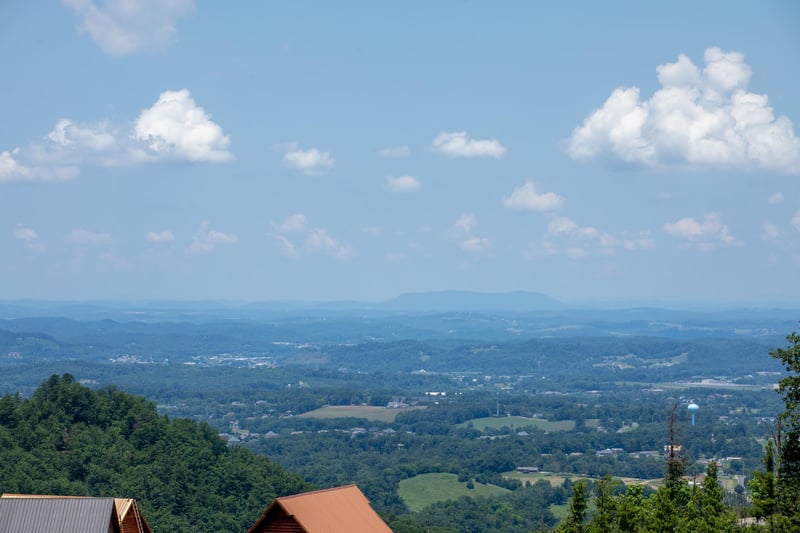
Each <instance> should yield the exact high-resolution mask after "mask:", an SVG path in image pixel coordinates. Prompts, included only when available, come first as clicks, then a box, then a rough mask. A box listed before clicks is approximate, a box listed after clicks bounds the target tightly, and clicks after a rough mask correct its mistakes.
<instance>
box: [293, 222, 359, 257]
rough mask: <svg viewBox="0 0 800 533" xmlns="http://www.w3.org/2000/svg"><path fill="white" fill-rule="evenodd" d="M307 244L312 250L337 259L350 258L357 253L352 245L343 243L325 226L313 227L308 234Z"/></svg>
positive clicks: (307, 247) (308, 248)
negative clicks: (324, 227)
mask: <svg viewBox="0 0 800 533" xmlns="http://www.w3.org/2000/svg"><path fill="white" fill-rule="evenodd" d="M305 244H306V249H307V250H309V251H311V252H316V251H321V252H324V253H326V254H328V255H329V256H331V257H335V258H336V259H349V258H350V257H352V256H353V255H354V253H355V252H354V250H353V248H352V246H350V245H349V244H343V243H341V242H340V241H339V240H338V239H335V238H334V237H332V236H331V235H330V234H329V233H328V231H327V230H325V229H323V228H314V229H312V230H311V231H310V232H309V233H308V234H307V235H306V242H305Z"/></svg>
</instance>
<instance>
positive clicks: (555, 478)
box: [503, 471, 663, 488]
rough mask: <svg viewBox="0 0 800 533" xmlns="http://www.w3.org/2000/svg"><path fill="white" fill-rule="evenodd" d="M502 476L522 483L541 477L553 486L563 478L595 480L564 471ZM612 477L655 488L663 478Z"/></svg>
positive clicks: (556, 485) (559, 483)
mask: <svg viewBox="0 0 800 533" xmlns="http://www.w3.org/2000/svg"><path fill="white" fill-rule="evenodd" d="M503 477H506V478H510V479H518V480H520V481H521V482H522V483H525V482H526V481H529V482H530V483H531V484H533V483H536V482H537V481H539V480H541V479H543V480H545V481H547V482H549V483H550V484H551V485H552V486H554V487H560V486H561V485H563V484H564V480H565V479H568V478H569V479H571V480H572V481H577V480H579V479H586V480H589V481H597V478H594V477H590V476H581V475H577V474H564V473H553V472H537V473H532V474H523V473H520V472H515V471H512V472H506V473H504V474H503ZM614 479H619V480H620V481H622V482H623V483H625V484H626V485H648V486H650V487H652V488H656V487H657V486H658V485H659V484H660V483H661V482H662V481H663V480H662V479H660V478H659V479H637V478H632V477H618V476H614Z"/></svg>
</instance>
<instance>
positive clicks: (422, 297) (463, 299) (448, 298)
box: [380, 291, 567, 312]
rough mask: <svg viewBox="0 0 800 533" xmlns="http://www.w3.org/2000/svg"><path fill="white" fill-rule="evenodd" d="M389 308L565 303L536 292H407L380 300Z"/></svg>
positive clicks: (527, 307) (487, 308) (486, 308)
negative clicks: (385, 300) (384, 300)
mask: <svg viewBox="0 0 800 533" xmlns="http://www.w3.org/2000/svg"><path fill="white" fill-rule="evenodd" d="M380 307H382V308H384V309H391V310H408V311H426V312H427V311H433V312H442V311H461V312H465V311H477V312H491V311H514V312H525V311H552V310H556V309H565V308H566V307H567V306H566V305H565V304H563V303H562V302H560V301H558V300H556V299H555V298H553V297H551V296H548V295H546V294H542V293H539V292H524V291H515V292H472V291H437V292H410V293H406V294H402V295H400V296H398V297H397V298H393V299H391V300H388V301H387V302H384V303H383V304H380Z"/></svg>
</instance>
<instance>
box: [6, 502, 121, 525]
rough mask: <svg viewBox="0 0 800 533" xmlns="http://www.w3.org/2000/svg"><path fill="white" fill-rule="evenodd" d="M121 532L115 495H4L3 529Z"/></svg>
mask: <svg viewBox="0 0 800 533" xmlns="http://www.w3.org/2000/svg"><path fill="white" fill-rule="evenodd" d="M42 531H58V532H59V533H110V532H113V533H117V532H119V531H120V529H119V522H118V520H117V513H116V512H114V498H0V533H40V532H42Z"/></svg>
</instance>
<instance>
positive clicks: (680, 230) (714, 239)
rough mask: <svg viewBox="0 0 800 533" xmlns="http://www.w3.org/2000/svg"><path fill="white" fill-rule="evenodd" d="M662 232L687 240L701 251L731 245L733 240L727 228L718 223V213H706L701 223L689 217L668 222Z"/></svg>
mask: <svg viewBox="0 0 800 533" xmlns="http://www.w3.org/2000/svg"><path fill="white" fill-rule="evenodd" d="M663 229H664V232H666V233H668V234H669V235H672V236H673V237H678V238H681V239H685V240H688V241H690V242H692V243H694V244H696V245H698V248H700V249H702V250H709V249H711V248H713V247H714V245H715V244H719V243H722V244H733V243H734V242H735V239H734V238H733V236H732V235H731V234H730V233H729V231H728V226H726V225H725V224H722V222H720V217H719V214H718V213H707V214H706V215H705V217H704V218H703V221H702V222H698V221H697V220H695V219H693V218H691V217H685V218H682V219H680V220H678V221H676V222H671V223H670V222H668V223H666V224H664V226H663Z"/></svg>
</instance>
